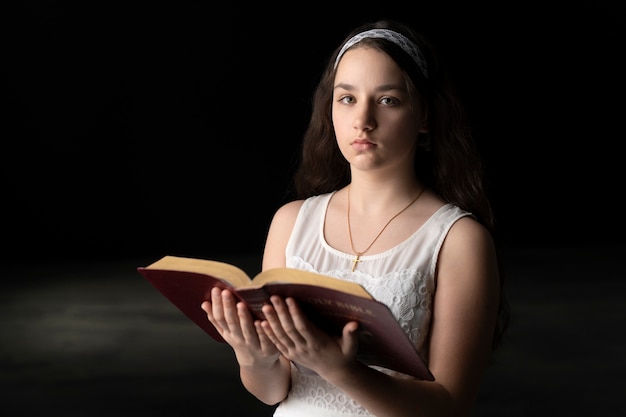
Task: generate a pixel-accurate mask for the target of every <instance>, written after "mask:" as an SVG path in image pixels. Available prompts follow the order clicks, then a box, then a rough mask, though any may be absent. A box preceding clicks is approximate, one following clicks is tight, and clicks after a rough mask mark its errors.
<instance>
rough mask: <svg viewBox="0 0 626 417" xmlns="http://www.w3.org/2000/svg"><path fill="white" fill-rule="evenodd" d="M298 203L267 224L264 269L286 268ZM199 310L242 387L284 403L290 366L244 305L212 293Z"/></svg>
mask: <svg viewBox="0 0 626 417" xmlns="http://www.w3.org/2000/svg"><path fill="white" fill-rule="evenodd" d="M301 204H302V202H301V201H295V202H291V203H288V204H286V205H285V206H283V207H281V208H280V209H279V210H278V211H277V212H276V214H275V215H274V218H273V219H272V223H271V224H270V228H269V232H268V236H267V240H266V244H265V252H264V254H263V269H264V270H265V269H269V268H273V267H282V266H285V247H286V245H287V241H288V240H289V236H290V234H291V230H292V228H293V225H294V223H295V219H296V216H297V214H298V210H299V208H300V205H301ZM202 308H203V309H204V310H205V312H206V313H207V317H208V318H209V320H210V321H211V323H213V325H214V326H215V327H216V328H217V329H218V331H219V332H220V334H221V335H222V337H223V338H224V340H225V341H226V342H227V343H228V344H229V345H230V346H231V347H232V348H233V350H234V352H235V357H236V358H237V362H238V363H239V375H240V378H241V382H242V383H243V385H244V387H245V388H246V389H247V390H248V391H249V392H250V393H251V394H253V395H254V396H255V397H257V398H258V399H259V400H261V401H263V402H264V403H266V404H276V403H278V402H279V401H281V400H283V399H284V398H285V397H286V396H287V393H288V391H289V386H290V382H291V363H290V361H289V360H287V359H286V358H285V357H283V356H282V355H280V353H279V352H278V351H277V350H276V348H275V347H274V345H273V344H272V342H271V341H269V339H268V338H267V337H266V336H265V332H264V331H263V329H262V328H261V327H260V326H261V324H260V321H256V322H255V321H254V320H253V318H252V315H251V313H250V311H249V310H248V309H247V308H246V306H245V305H244V304H243V303H236V301H235V298H234V297H233V295H232V294H231V293H230V292H229V291H220V290H217V289H216V290H214V291H213V293H212V294H211V301H206V302H205V303H204V304H203V305H202Z"/></svg>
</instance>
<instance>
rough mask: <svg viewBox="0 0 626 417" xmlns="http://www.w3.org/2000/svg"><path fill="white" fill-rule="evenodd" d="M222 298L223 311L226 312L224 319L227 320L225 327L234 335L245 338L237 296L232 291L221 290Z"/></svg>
mask: <svg viewBox="0 0 626 417" xmlns="http://www.w3.org/2000/svg"><path fill="white" fill-rule="evenodd" d="M220 299H221V300H222V306H223V309H222V311H223V314H224V321H225V322H226V326H225V329H227V330H228V332H230V333H231V335H232V336H233V337H236V338H239V339H243V333H242V331H241V325H240V323H239V313H238V311H237V302H236V300H235V297H233V295H232V293H231V292H230V291H228V290H223V291H222V292H221V298H220Z"/></svg>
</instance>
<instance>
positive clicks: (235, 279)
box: [147, 256, 250, 288]
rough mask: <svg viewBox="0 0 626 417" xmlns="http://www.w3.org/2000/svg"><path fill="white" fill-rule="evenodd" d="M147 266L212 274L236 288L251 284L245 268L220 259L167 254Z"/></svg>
mask: <svg viewBox="0 0 626 417" xmlns="http://www.w3.org/2000/svg"><path fill="white" fill-rule="evenodd" d="M147 268H148V269H165V270H168V271H188V272H195V273H199V274H205V275H211V276H212V277H214V278H218V279H221V280H223V281H226V282H229V283H230V284H231V285H232V286H233V287H236V288H240V287H245V286H247V285H248V284H250V277H249V276H248V274H247V273H246V272H245V271H244V270H243V269H241V268H238V267H236V266H234V265H231V264H228V263H225V262H219V261H210V260H206V259H196V258H183V257H178V256H165V257H163V258H161V259H160V260H158V261H156V262H154V263H153V264H150V265H149V266H147Z"/></svg>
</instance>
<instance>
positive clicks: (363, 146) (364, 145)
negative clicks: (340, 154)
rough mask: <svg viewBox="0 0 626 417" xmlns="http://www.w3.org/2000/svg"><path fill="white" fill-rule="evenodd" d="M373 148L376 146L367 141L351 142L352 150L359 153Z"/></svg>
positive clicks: (356, 140)
mask: <svg viewBox="0 0 626 417" xmlns="http://www.w3.org/2000/svg"><path fill="white" fill-rule="evenodd" d="M374 146H376V145H375V144H374V143H373V142H370V141H369V140H367V139H355V140H353V141H352V148H354V149H356V150H359V151H362V150H367V149H371V148H373V147H374Z"/></svg>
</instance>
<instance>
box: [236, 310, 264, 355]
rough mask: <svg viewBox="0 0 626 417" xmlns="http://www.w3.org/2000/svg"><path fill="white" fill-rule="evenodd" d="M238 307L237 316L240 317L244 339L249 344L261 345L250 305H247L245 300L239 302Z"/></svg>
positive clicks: (240, 326)
mask: <svg viewBox="0 0 626 417" xmlns="http://www.w3.org/2000/svg"><path fill="white" fill-rule="evenodd" d="M236 307H237V316H238V318H239V328H240V329H241V334H242V335H243V338H244V340H245V341H246V343H247V344H252V345H254V346H259V344H260V342H259V336H258V334H257V330H256V327H255V325H254V319H253V317H252V314H251V313H250V310H249V309H248V306H246V305H245V303H243V302H239V303H237V305H236Z"/></svg>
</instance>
